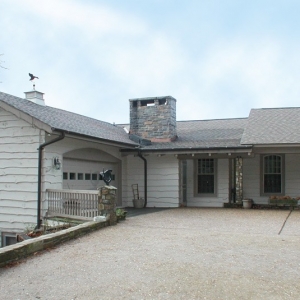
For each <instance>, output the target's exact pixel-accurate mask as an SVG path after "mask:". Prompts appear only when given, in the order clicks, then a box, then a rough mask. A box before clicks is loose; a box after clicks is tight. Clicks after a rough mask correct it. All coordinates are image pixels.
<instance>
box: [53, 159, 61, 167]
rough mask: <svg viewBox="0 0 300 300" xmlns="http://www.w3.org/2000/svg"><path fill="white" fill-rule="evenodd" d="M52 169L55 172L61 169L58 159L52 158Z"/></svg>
mask: <svg viewBox="0 0 300 300" xmlns="http://www.w3.org/2000/svg"><path fill="white" fill-rule="evenodd" d="M53 167H54V169H56V170H60V169H61V162H60V160H59V158H58V157H54V158H53Z"/></svg>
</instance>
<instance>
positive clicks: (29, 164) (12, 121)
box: [0, 109, 40, 232]
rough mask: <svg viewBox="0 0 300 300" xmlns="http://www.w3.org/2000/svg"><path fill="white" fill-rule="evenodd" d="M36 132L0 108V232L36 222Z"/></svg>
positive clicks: (37, 139)
mask: <svg viewBox="0 0 300 300" xmlns="http://www.w3.org/2000/svg"><path fill="white" fill-rule="evenodd" d="M39 144H40V130H39V129H37V128H34V127H32V126H31V125H30V124H28V123H26V122H25V121H22V120H20V119H18V118H17V117H16V116H15V115H13V114H11V113H9V112H7V111H5V110H2V109H0V230H1V231H6V232H18V231H20V230H23V229H24V227H25V226H26V225H29V224H35V223H36V207H37V170H38V161H37V158H38V151H37V148H38V146H39Z"/></svg>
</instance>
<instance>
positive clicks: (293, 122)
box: [241, 107, 300, 145]
mask: <svg viewBox="0 0 300 300" xmlns="http://www.w3.org/2000/svg"><path fill="white" fill-rule="evenodd" d="M299 124H300V108H299V107H288V108H261V109H252V110H251V112H250V115H249V118H248V122H247V124H246V126H245V131H244V133H243V135H242V139H241V144H244V145H246V144H251V145H258V144H259V145H264V144H266V145H270V144H299V143H300V130H299Z"/></svg>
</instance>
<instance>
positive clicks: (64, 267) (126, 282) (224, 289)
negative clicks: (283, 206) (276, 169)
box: [0, 208, 300, 300]
mask: <svg viewBox="0 0 300 300" xmlns="http://www.w3.org/2000/svg"><path fill="white" fill-rule="evenodd" d="M288 215H289V211H288V210H243V209H196V208H193V209H190V208H182V209H181V208H180V209H170V210H163V211H159V212H156V213H151V214H146V215H140V216H136V217H130V218H127V220H126V221H123V222H120V223H119V224H118V225H117V226H112V227H107V228H104V229H102V230H99V231H97V232H94V233H91V234H89V235H87V236H84V237H82V238H79V239H76V240H73V241H70V242H68V243H66V244H63V245H61V246H59V247H57V248H54V249H51V250H49V251H45V252H43V253H40V254H37V255H35V256H33V257H31V258H28V259H26V260H24V261H22V262H21V263H20V264H17V265H15V266H12V267H10V268H2V269H0V290H1V292H0V299H5V300H9V299H14V300H17V299H20V300H23V299H24V300H25V299H26V300H27V299H64V300H65V299H70V300H71V299H300V280H299V279H300V211H298V210H295V211H293V212H292V214H291V215H290V216H289V218H288V219H287V221H286V218H287V217H288ZM285 221H286V223H285V225H284V228H283V229H282V226H283V224H284V222H285ZM281 229H282V231H281V233H280V235H279V234H278V233H279V232H280V230H281Z"/></svg>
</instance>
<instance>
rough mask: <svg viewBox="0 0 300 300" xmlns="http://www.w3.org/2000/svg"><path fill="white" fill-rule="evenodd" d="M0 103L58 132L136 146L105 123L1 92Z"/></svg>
mask: <svg viewBox="0 0 300 300" xmlns="http://www.w3.org/2000/svg"><path fill="white" fill-rule="evenodd" d="M0 101H3V102H5V103H6V104H8V105H10V106H12V107H14V108H16V109H18V110H20V111H22V112H24V113H26V114H27V115H29V116H31V117H33V118H35V119H37V120H40V121H41V122H43V123H45V124H47V125H48V126H50V127H52V128H55V129H58V130H63V131H67V132H70V133H73V134H80V135H86V136H89V137H93V138H97V139H103V140H107V141H112V142H117V143H122V144H124V143H125V144H129V145H133V146H135V145H136V143H134V142H133V141H131V140H130V139H129V137H128V134H127V133H126V132H125V131H124V129H123V128H120V127H118V126H115V125H113V124H110V123H107V122H103V121H99V120H96V119H92V118H89V117H85V116H82V115H79V114H75V113H72V112H68V111H65V110H62V109H58V108H54V107H50V106H42V105H39V104H35V103H33V102H31V101H29V100H26V99H23V98H19V97H15V96H12V95H9V94H5V93H2V92H0Z"/></svg>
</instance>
